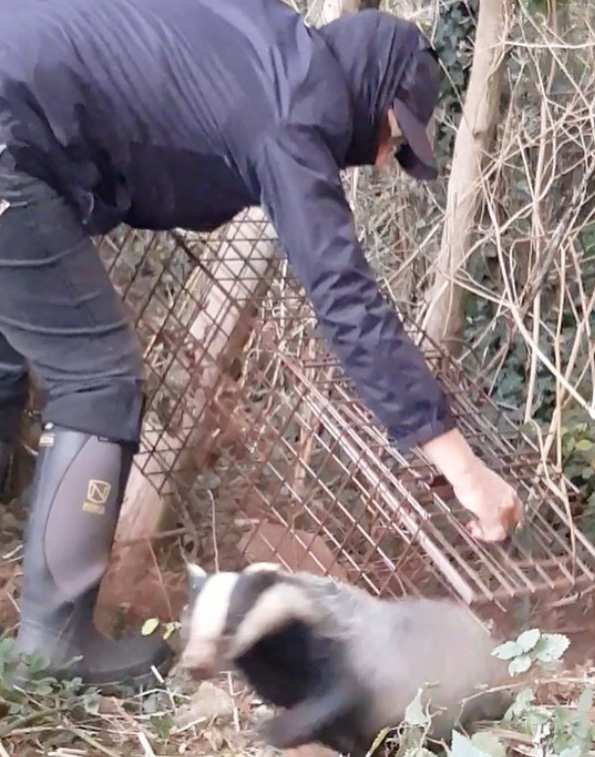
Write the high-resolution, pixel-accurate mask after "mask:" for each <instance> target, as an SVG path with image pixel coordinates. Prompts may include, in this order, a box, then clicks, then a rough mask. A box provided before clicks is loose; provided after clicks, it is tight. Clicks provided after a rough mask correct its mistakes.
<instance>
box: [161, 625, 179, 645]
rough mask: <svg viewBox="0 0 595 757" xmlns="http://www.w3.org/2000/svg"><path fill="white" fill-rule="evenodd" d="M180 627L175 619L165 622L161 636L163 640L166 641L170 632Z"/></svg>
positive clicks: (170, 634) (172, 632)
mask: <svg viewBox="0 0 595 757" xmlns="http://www.w3.org/2000/svg"><path fill="white" fill-rule="evenodd" d="M179 627H180V624H179V623H178V622H176V621H172V622H171V623H167V624H166V626H165V631H164V632H163V638H164V639H165V641H167V640H168V639H169V638H170V636H172V634H174V633H175V632H176V631H177V630H178V628H179Z"/></svg>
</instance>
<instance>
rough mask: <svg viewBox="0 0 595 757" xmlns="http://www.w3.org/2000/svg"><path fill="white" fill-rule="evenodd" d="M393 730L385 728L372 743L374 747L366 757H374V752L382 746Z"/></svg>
mask: <svg viewBox="0 0 595 757" xmlns="http://www.w3.org/2000/svg"><path fill="white" fill-rule="evenodd" d="M391 730H392V729H391V728H383V729H382V730H381V731H380V733H379V734H378V735H377V736H376V738H375V739H374V741H373V742H372V746H371V747H370V748H369V749H368V751H367V752H366V757H372V755H373V754H374V752H376V750H377V749H378V748H379V747H380V745H381V744H382V743H383V741H384V740H385V739H386V737H387V736H388V734H389V733H390V732H391Z"/></svg>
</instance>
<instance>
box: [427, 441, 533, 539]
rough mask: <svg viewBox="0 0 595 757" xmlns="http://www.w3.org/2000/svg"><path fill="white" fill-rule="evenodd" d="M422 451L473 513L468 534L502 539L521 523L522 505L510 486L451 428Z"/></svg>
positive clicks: (461, 501) (481, 537)
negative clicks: (473, 517)
mask: <svg viewBox="0 0 595 757" xmlns="http://www.w3.org/2000/svg"><path fill="white" fill-rule="evenodd" d="M423 450H424V452H425V454H426V456H427V457H428V458H429V460H430V461H431V462H432V463H433V464H434V465H435V466H436V467H437V468H438V469H439V470H440V471H441V472H442V474H443V475H444V476H445V477H446V478H447V479H448V481H449V482H450V484H451V485H452V487H453V490H454V493H455V496H456V498H457V499H458V500H459V502H460V503H461V504H462V505H463V507H465V508H466V509H467V510H469V511H470V512H471V513H473V515H474V516H475V519H474V520H472V521H471V522H470V523H468V524H467V528H468V530H469V532H470V533H471V535H472V536H473V537H475V538H476V539H480V540H482V541H486V542H499V541H503V540H504V539H506V537H507V536H509V535H511V534H512V533H513V532H514V531H515V530H516V529H517V528H518V527H519V526H521V525H522V523H523V505H522V502H521V500H520V498H519V496H518V494H517V493H516V491H515V490H514V489H513V487H512V486H511V485H510V484H508V483H507V482H506V481H504V479H503V478H501V477H500V476H499V475H498V474H497V473H495V472H494V471H493V470H491V469H490V468H488V467H487V465H486V464H485V463H484V462H483V461H481V460H480V459H479V458H478V457H477V456H476V455H475V454H474V452H473V450H472V449H471V447H470V446H469V445H468V444H467V442H466V441H465V439H464V438H463V436H462V435H461V433H460V431H458V430H457V429H453V430H452V431H448V432H447V433H445V434H443V435H442V436H439V437H436V438H435V439H432V440H431V441H430V442H428V443H427V444H425V445H424V447H423Z"/></svg>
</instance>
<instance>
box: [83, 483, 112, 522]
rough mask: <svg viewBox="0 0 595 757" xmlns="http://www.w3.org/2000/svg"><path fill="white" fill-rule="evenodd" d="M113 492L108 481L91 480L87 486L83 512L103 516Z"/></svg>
mask: <svg viewBox="0 0 595 757" xmlns="http://www.w3.org/2000/svg"><path fill="white" fill-rule="evenodd" d="M111 490H112V486H111V484H109V483H108V482H107V481H100V480H99V479H97V478H92V479H90V481H89V483H88V484H87V497H86V499H85V502H84V504H83V510H84V511H85V512H86V513H92V514H93V515H103V514H104V512H105V506H106V504H107V501H108V499H109V495H110V492H111Z"/></svg>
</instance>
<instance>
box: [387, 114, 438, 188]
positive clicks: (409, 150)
mask: <svg viewBox="0 0 595 757" xmlns="http://www.w3.org/2000/svg"><path fill="white" fill-rule="evenodd" d="M393 109H394V113H395V116H396V119H397V122H398V124H399V128H400V129H401V132H402V133H403V137H404V139H405V144H404V145H403V146H402V147H401V148H400V149H399V150H397V153H396V156H395V157H396V158H397V160H398V161H399V164H400V165H401V167H402V168H403V170H404V171H406V172H407V173H408V174H409V175H410V176H413V178H414V179H417V180H418V181H433V180H434V179H436V178H438V168H437V166H436V158H435V157H434V150H433V148H432V145H431V143H430V140H429V138H428V134H427V131H426V127H425V126H424V124H422V123H420V121H418V119H417V118H416V117H415V116H414V115H413V113H412V112H411V111H410V110H409V108H408V107H407V106H406V105H404V104H403V103H402V102H401V101H400V100H395V102H394V105H393Z"/></svg>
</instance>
